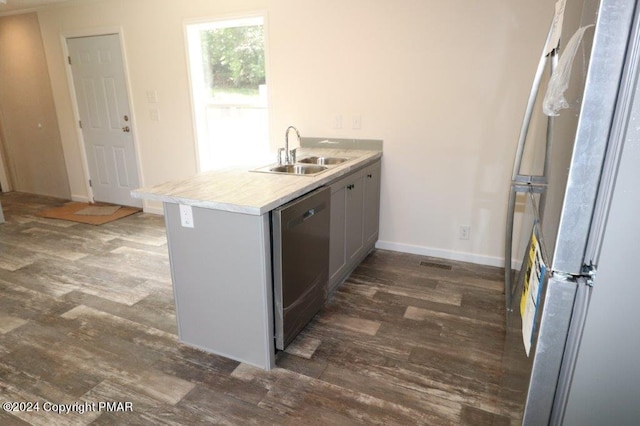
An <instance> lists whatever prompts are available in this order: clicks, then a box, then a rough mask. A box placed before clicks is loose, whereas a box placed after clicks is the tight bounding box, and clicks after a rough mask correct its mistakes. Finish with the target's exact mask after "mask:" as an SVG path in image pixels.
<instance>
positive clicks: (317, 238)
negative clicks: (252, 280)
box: [271, 187, 331, 349]
mask: <svg viewBox="0 0 640 426" xmlns="http://www.w3.org/2000/svg"><path fill="white" fill-rule="evenodd" d="M330 203H331V188H328V187H322V188H319V189H317V190H315V191H312V192H310V193H308V194H306V195H303V196H302V197H300V198H297V199H295V200H293V201H291V202H290V203H287V204H285V205H283V206H281V207H279V208H277V209H275V210H273V212H272V224H271V227H272V236H273V278H274V279H273V283H274V286H273V290H274V295H273V296H274V316H275V334H276V348H278V349H284V348H285V347H286V346H287V345H288V344H289V343H291V341H292V340H293V339H294V338H295V337H296V335H297V334H298V333H299V332H300V330H302V329H303V328H304V326H305V325H307V323H308V322H309V321H310V320H311V318H313V316H314V315H315V314H316V313H317V312H318V311H319V310H320V308H321V307H322V304H323V303H324V301H325V299H326V298H327V284H328V282H329V217H330V216H329V214H330V208H329V207H330Z"/></svg>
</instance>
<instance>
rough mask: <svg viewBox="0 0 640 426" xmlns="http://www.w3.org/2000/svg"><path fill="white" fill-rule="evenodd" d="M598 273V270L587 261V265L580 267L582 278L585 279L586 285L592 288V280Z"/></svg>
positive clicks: (591, 262)
mask: <svg viewBox="0 0 640 426" xmlns="http://www.w3.org/2000/svg"><path fill="white" fill-rule="evenodd" d="M597 272H598V268H597V266H596V265H594V264H593V261H589V264H588V265H587V264H586V263H585V264H583V265H582V276H583V277H584V278H585V279H586V281H587V283H586V284H587V285H588V286H590V287H593V279H594V278H595V276H596V273H597Z"/></svg>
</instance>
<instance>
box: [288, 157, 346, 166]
mask: <svg viewBox="0 0 640 426" xmlns="http://www.w3.org/2000/svg"><path fill="white" fill-rule="evenodd" d="M345 161H348V158H340V157H307V158H303V159H302V160H300V161H299V162H300V163H307V164H327V165H334V164H341V163H344V162H345Z"/></svg>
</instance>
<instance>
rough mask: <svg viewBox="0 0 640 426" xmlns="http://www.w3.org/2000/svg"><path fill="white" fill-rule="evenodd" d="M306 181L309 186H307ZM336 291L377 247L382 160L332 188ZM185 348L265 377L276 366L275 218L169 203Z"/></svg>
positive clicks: (331, 273) (332, 279) (332, 258)
mask: <svg viewBox="0 0 640 426" xmlns="http://www.w3.org/2000/svg"><path fill="white" fill-rule="evenodd" d="M301 179H304V178H301ZM328 186H330V187H331V209H330V240H329V291H330V292H331V291H333V290H335V289H336V288H337V286H338V285H339V284H340V283H342V282H343V281H344V280H345V278H346V277H347V276H348V275H349V274H350V273H351V272H352V271H353V269H355V267H356V266H358V264H359V263H360V262H361V261H362V260H363V259H364V257H365V256H366V255H367V253H369V252H370V251H371V250H372V249H373V248H374V246H375V243H376V241H377V239H378V221H379V216H380V160H376V161H375V162H373V163H369V164H368V165H366V166H364V167H363V168H361V169H358V170H356V171H354V172H353V173H351V174H349V175H346V176H344V177H340V178H338V180H336V181H334V182H332V183H330V184H329V185H328ZM164 211H165V223H166V227H167V239H168V246H169V260H170V262H171V274H172V279H173V289H174V294H175V301H176V316H177V319H178V335H179V338H180V341H182V342H183V343H186V344H189V345H191V346H195V347H198V348H200V349H203V350H206V351H208V352H213V353H215V354H218V355H222V356H225V357H227V358H231V359H235V360H237V361H241V362H245V363H247V364H251V365H255V366H257V367H260V368H263V369H265V370H270V369H272V368H273V367H274V366H275V344H274V336H275V335H274V310H273V309H274V307H273V300H274V298H273V276H272V264H271V262H272V259H271V258H272V256H271V239H272V235H271V227H270V213H266V214H263V215H262V216H256V215H248V214H242V213H233V212H227V211H222V210H214V209H207V208H199V207H192V213H193V225H194V227H193V228H190V227H184V226H182V224H181V220H180V208H179V205H178V204H175V203H174V202H165V203H164Z"/></svg>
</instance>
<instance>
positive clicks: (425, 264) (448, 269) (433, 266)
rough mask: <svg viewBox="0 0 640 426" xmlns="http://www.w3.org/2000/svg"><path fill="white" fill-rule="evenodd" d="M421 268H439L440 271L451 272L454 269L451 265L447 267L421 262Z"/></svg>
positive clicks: (440, 264)
mask: <svg viewBox="0 0 640 426" xmlns="http://www.w3.org/2000/svg"><path fill="white" fill-rule="evenodd" d="M420 266H426V267H428V268H438V269H446V270H447V271H450V270H451V269H452V267H451V265H445V264H444V263H436V262H425V261H422V262H420Z"/></svg>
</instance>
